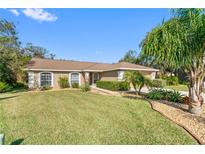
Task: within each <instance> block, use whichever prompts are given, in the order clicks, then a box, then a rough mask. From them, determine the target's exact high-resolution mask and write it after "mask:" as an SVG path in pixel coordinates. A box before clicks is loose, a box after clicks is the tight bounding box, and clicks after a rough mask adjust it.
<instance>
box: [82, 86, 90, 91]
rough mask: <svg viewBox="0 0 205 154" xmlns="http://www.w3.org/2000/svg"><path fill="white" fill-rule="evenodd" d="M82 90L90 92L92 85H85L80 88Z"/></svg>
mask: <svg viewBox="0 0 205 154" xmlns="http://www.w3.org/2000/svg"><path fill="white" fill-rule="evenodd" d="M80 89H81V90H82V91H83V92H87V91H90V85H89V84H84V85H82V86H80Z"/></svg>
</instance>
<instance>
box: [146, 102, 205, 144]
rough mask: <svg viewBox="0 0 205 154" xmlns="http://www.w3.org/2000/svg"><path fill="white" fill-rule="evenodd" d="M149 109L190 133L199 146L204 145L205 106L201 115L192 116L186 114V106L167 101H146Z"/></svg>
mask: <svg viewBox="0 0 205 154" xmlns="http://www.w3.org/2000/svg"><path fill="white" fill-rule="evenodd" d="M148 101H149V102H150V104H151V107H152V108H153V109H154V110H155V111H157V112H159V113H160V114H162V115H163V116H165V117H167V118H168V119H170V120H171V121H173V122H175V123H176V124H177V125H179V126H181V127H183V128H184V129H185V130H186V131H187V132H188V133H190V134H191V135H192V136H193V137H194V138H195V139H196V140H197V141H198V143H199V144H203V145H205V106H203V113H202V114H201V115H200V116H199V115H193V114H191V113H189V112H188V105H185V104H177V103H172V102H168V101H161V102H159V101H152V100H148Z"/></svg>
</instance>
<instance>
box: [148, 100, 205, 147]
mask: <svg viewBox="0 0 205 154" xmlns="http://www.w3.org/2000/svg"><path fill="white" fill-rule="evenodd" d="M146 100H147V101H148V102H149V104H150V106H151V108H152V109H153V110H154V111H156V112H158V113H160V114H161V115H162V116H164V117H166V118H167V119H169V120H170V121H172V122H174V123H175V124H177V125H178V126H180V127H182V128H183V129H185V130H186V131H187V132H188V133H189V134H190V135H191V136H192V137H193V138H194V139H195V140H196V141H197V142H198V143H199V144H200V145H205V142H203V141H202V140H201V139H200V138H199V137H198V136H197V135H196V134H195V133H194V132H193V131H192V130H190V129H189V128H188V127H186V126H184V125H183V124H181V123H179V122H177V121H175V120H173V119H171V118H169V117H168V116H167V115H166V114H164V113H162V112H161V111H159V110H157V109H156V108H155V104H154V103H153V101H152V100H149V99H146ZM164 104H166V103H164Z"/></svg>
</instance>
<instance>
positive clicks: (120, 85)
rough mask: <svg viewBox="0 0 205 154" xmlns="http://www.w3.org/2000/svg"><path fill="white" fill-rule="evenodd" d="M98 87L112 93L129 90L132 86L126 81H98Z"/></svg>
mask: <svg viewBox="0 0 205 154" xmlns="http://www.w3.org/2000/svg"><path fill="white" fill-rule="evenodd" d="M96 86H97V87H98V88H103V89H107V90H111V91H124V90H129V88H130V86H129V83H128V82H125V81H97V83H96Z"/></svg>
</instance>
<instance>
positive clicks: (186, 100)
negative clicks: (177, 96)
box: [182, 96, 190, 105]
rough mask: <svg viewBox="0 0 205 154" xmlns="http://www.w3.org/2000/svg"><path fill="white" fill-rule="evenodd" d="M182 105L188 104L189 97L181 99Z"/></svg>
mask: <svg viewBox="0 0 205 154" xmlns="http://www.w3.org/2000/svg"><path fill="white" fill-rule="evenodd" d="M182 103H183V104H187V105H188V104H189V103H190V101H189V97H188V96H185V97H183V99H182Z"/></svg>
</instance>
